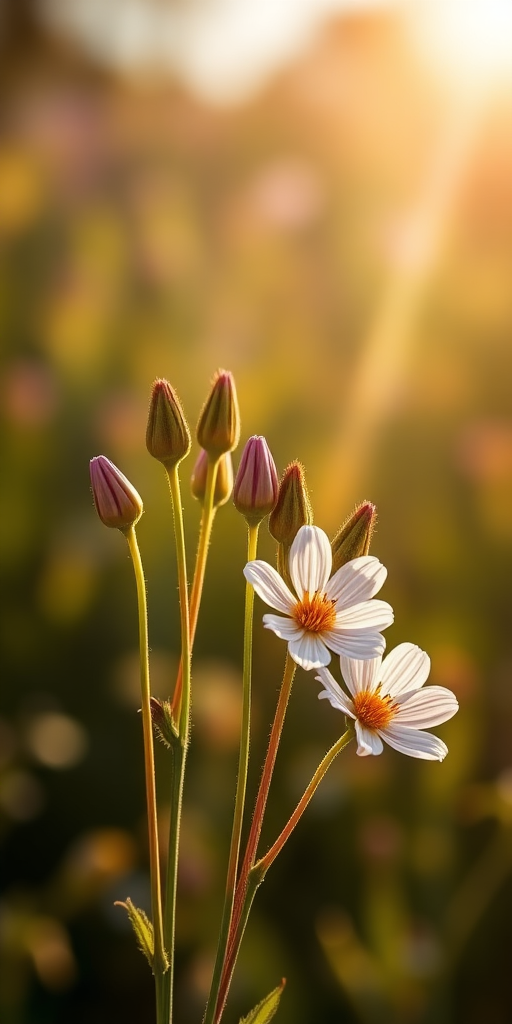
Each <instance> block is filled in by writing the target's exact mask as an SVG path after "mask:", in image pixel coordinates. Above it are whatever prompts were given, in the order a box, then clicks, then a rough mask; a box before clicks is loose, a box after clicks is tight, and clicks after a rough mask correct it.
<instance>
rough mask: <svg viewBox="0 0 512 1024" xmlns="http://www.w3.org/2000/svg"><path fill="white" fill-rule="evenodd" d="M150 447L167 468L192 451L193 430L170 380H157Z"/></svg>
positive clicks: (148, 436)
mask: <svg viewBox="0 0 512 1024" xmlns="http://www.w3.org/2000/svg"><path fill="white" fill-rule="evenodd" d="M146 447H147V450H148V452H149V454H150V455H152V456H153V458H154V459H158V460H159V462H163V464H164V466H166V467H167V468H169V469H170V468H172V466H176V465H177V463H178V462H181V460H182V459H183V458H184V457H185V455H188V452H189V451H190V430H189V429H188V424H187V421H186V419H185V417H184V415H183V410H182V408H181V405H180V402H179V399H178V396H177V395H176V392H175V391H174V389H173V388H172V387H171V385H170V384H169V382H168V381H166V380H155V383H154V384H153V390H152V392H151V402H150V405H149V416H148V426H147V430H146Z"/></svg>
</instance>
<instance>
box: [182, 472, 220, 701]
mask: <svg viewBox="0 0 512 1024" xmlns="http://www.w3.org/2000/svg"><path fill="white" fill-rule="evenodd" d="M217 467H218V461H217V462H214V463H210V464H209V465H208V476H207V479H206V488H205V500H204V504H203V512H202V515H201V526H200V528H199V543H198V546H197V554H196V564H195V568H194V576H193V579H192V586H191V589H190V622H189V630H190V652H192V648H193V646H194V637H195V635H196V627H197V618H198V615H199V606H200V604H201V597H202V593H203V584H204V575H205V570H206V560H207V557H208V549H209V546H210V539H211V535H212V527H213V520H214V519H215V513H216V511H217V510H216V508H215V507H214V504H213V500H214V494H215V484H216V479H217ZM182 690H183V657H182V658H181V659H180V664H179V668H178V675H177V678H176V686H175V689H174V695H173V699H172V705H171V713H172V717H173V719H174V721H177V720H178V719H179V714H180V707H181V695H182Z"/></svg>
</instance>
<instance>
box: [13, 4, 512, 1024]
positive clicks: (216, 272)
mask: <svg viewBox="0 0 512 1024" xmlns="http://www.w3.org/2000/svg"><path fill="white" fill-rule="evenodd" d="M25 6H26V5H24V4H23V5H22V4H20V5H19V8H20V11H21V10H22V9H23V10H24V9H25ZM22 28H23V24H22V20H21V15H20V23H19V29H18V31H19V34H18V35H17V36H13V37H12V38H11V39H7V40H4V52H3V54H2V62H1V77H2V118H1V129H2V133H1V139H0V337H1V342H2V345H1V369H0V394H1V402H0V416H1V418H2V435H1V441H0V444H1V456H2V458H1V465H2V473H1V476H0V509H1V515H0V523H1V527H0V563H1V573H0V575H1V605H2V607H1V622H0V635H1V646H2V669H1V680H2V681H1V684H0V685H1V706H0V716H1V717H0V838H1V850H0V879H1V883H0V884H1V889H2V893H1V902H0V960H1V969H0V1019H1V1021H2V1024H45V1022H47V1021H51V1022H52V1024H60V1022H66V1024H67V1022H69V1021H73V1024H103V1022H107V1021H108V1024H121V1022H122V1024H143V1022H144V1024H146V1022H147V1021H149V1020H150V1019H151V1013H152V1009H151V998H152V996H151V977H150V974H149V971H148V969H147V965H146V963H145V961H144V960H143V958H142V957H141V956H140V954H139V952H138V951H137V949H136V947H135V943H134V941H133V938H132V936H131V934H130V933H129V931H128V926H127V921H126V918H125V915H124V912H123V911H122V909H119V908H117V909H116V908H115V907H114V906H113V904H114V901H115V900H125V899H126V897H128V896H130V897H131V898H132V899H133V901H134V903H136V904H137V906H143V907H146V908H147V904H148V879H147V858H146V852H147V851H146V837H145V836H146V833H145V821H144V793H143V772H142V749H141V735H140V720H139V716H138V715H137V707H138V677H137V653H136V609H135V594H134V585H133V581H132V577H131V573H130V567H129V564H128V562H127V557H126V550H125V545H124V542H123V539H122V538H121V537H120V536H118V535H117V533H114V532H112V531H108V530H105V529H104V528H103V527H102V526H101V524H100V523H99V522H98V520H97V517H96V515H95V513H94V509H93V503H92V497H91V494H90V491H89V483H88V461H89V458H90V457H91V456H93V455H96V454H98V453H100V452H101V453H104V454H105V455H107V456H108V457H109V458H111V459H112V460H113V461H114V462H115V463H116V464H117V465H119V466H120V467H121V469H122V470H123V472H125V473H126V475H127V476H128V477H129V478H130V480H132V481H133V483H134V485H135V486H136V487H137V489H138V490H139V492H140V493H141V495H142V496H143V499H144V506H145V510H146V511H145V514H144V516H143V519H142V520H141V523H140V528H139V537H140V543H141V548H142V554H143V558H144V563H145V569H146V574H147V579H148V587H149V602H150V616H151V643H152V661H153V665H152V670H153V683H154V690H155V693H156V694H157V695H158V696H161V697H166V696H168V694H169V690H170V686H171V683H172V680H173V678H174V677H175V673H176V666H177V658H178V654H179V640H178V629H179V616H178V608H177V590H176V573H175V565H174V556H173V545H172V536H171V528H170V508H169V503H168V497H167V493H166V486H165V480H164V476H163V473H161V472H160V471H159V470H160V467H158V466H157V465H156V464H155V463H154V462H153V460H151V459H150V458H149V457H148V456H147V453H146V450H145V441H144V437H145V425H146V412H147V403H148V399H149V391H150V386H151V383H152V381H153V379H154V378H155V377H156V376H165V377H166V378H168V379H169V380H170V381H171V382H172V383H173V385H174V386H175V387H176V388H177V390H178V392H179V394H180V397H181V399H182V401H183V404H184V408H185V410H186V413H187V415H188V416H189V417H190V420H191V423H192V425H194V422H195V419H196V417H197V415H198V413H199V410H200V408H201V403H202V401H203V399H204V397H205V394H206V392H207V388H208V384H209V380H210V377H211V374H212V372H213V371H214V369H215V368H216V367H218V366H224V367H226V368H229V369H230V370H232V371H233V373H234V374H235V376H236V381H237V387H238V392H239V397H240V406H241V411H242V440H243V441H245V440H246V438H247V437H249V436H250V435H252V434H264V435H265V436H266V437H267V439H268V441H269V444H270V446H271V449H272V451H273V454H274V456H275V459H276V462H277V464H278V467H279V468H280V470H282V469H283V468H284V467H285V466H286V465H287V464H288V463H289V462H290V460H291V459H293V458H299V459H300V460H301V461H302V462H303V463H304V464H305V466H306V469H307V476H308V484H309V486H310V489H311V496H312V502H313V506H314V513H315V522H316V523H318V525H321V526H322V527H325V528H326V529H328V530H330V531H331V532H332V533H334V532H335V530H336V529H337V527H338V526H339V524H340V523H341V522H342V521H343V520H344V519H345V517H346V516H347V514H348V513H349V512H350V511H351V509H352V508H353V506H354V504H355V503H356V502H358V501H361V500H363V499H365V498H368V499H371V500H372V501H373V502H375V503H376V505H377V506H378V510H379V516H380V518H379V524H378V528H377V531H376V533H375V537H374V540H373V545H372V551H373V552H374V553H375V554H377V555H378V556H379V557H380V558H381V560H382V561H383V562H384V563H385V564H386V565H387V566H388V568H389V582H388V583H387V584H386V588H385V592H384V593H383V597H384V598H385V599H386V600H389V601H390V602H391V603H392V604H393V605H394V608H395V612H396V624H395V625H394V626H393V627H392V628H391V629H390V630H388V631H387V641H388V646H389V647H391V646H394V645H395V644H396V643H398V642H401V641H404V640H409V641H412V642H415V643H418V644H420V645H421V646H423V647H424V648H425V649H427V650H428V651H429V653H430V654H431V656H432V666H433V667H432V675H431V680H430V681H431V682H434V683H439V684H443V685H447V686H449V687H450V688H452V689H454V690H455V691H456V693H457V695H458V697H459V700H460V705H461V711H460V713H459V715H458V716H457V718H455V719H454V720H453V721H452V722H450V723H448V724H447V725H446V726H444V727H442V729H441V730H440V731H441V735H442V736H443V738H444V739H446V741H447V743H448V746H449V748H450V753H449V756H448V758H447V759H446V761H445V762H444V763H443V764H442V765H438V764H423V763H416V762H412V761H411V760H410V759H406V758H404V757H401V756H400V755H398V754H396V755H395V754H394V752H393V751H391V750H389V749H386V750H385V752H384V754H383V755H382V756H381V757H379V758H368V759H362V758H357V757H356V755H355V751H354V749H351V748H348V750H347V751H346V752H344V753H343V755H342V756H341V757H340V759H339V761H338V762H337V763H336V764H335V765H334V766H333V768H332V769H331V772H330V774H329V775H328V777H327V778H326V780H325V781H324V783H323V784H322V788H321V789H320V791H319V792H318V794H317V796H316V797H315V800H314V801H313V803H312V805H311V807H310V808H308V812H307V815H306V816H305V818H304V819H303V821H302V822H301V824H300V828H299V829H298V830H297V833H296V834H295V836H294V838H293V841H292V842H291V843H290V845H289V846H288V847H287V848H286V850H285V851H284V852H283V854H282V856H281V858H280V859H279V860H278V861H277V863H276V864H275V866H273V868H272V870H271V872H269V876H268V879H267V880H266V881H265V885H264V886H263V887H262V889H261V891H260V892H259V893H258V897H257V900H256V905H255V910H254V917H253V919H252V921H251V925H250V928H249V930H248V933H247V936H246V940H245V943H244V946H243V949H242V954H241V959H240V963H239V967H238V969H237V974H236V977H235V982H234V987H233V993H232V1002H231V1004H230V1009H229V1010H228V1015H227V1016H226V1020H227V1021H230V1020H238V1019H239V1018H240V1016H241V1015H242V1014H244V1013H246V1012H247V1007H248V1006H253V1005H255V1004H256V1003H257V1002H258V1001H259V1000H260V999H261V996H262V993H264V992H268V991H270V990H271V989H272V988H273V987H274V986H275V985H276V984H277V983H278V981H279V979H280V978H281V976H283V975H285V976H286V977H287V979H288V984H287V987H286V990H285V992H284V994H283V998H282V1000H281V1004H280V1007H279V1014H278V1018H279V1020H280V1021H281V1022H282V1024H318V1022H321V1024H340V1022H347V1024H355V1022H363V1024H377V1022H378V1024H416V1022H418V1024H419V1022H421V1024H429V1022H434V1021H435V1022H436V1024H448V1022H449V1024H458V1022H464V1024H480V1022H481V1021H482V1020H486V1021H489V1022H491V1021H492V1022H493V1024H506V1022H508V1021H509V1020H510V1019H511V1017H512V992H511V987H510V970H509V959H510V948H511V938H512V936H511V924H510V922H511V921H512V913H511V909H512V881H511V868H512V832H511V826H512V753H511V750H512V696H511V694H512V639H511V638H512V629H511V623H512V600H511V596H510V589H511V588H510V578H511V572H512V391H511V381H512V345H511V336H512V301H511V290H510V279H511V270H512V135H511V131H510V125H511V123H512V120H511V114H512V95H511V94H510V93H501V94H500V95H499V96H498V95H497V96H496V97H495V98H491V99H490V100H489V101H488V103H487V106H486V107H485V108H484V109H478V110H475V111H474V118H473V120H472V119H471V116H470V115H472V113H473V112H472V111H470V112H469V114H468V111H467V109H466V107H464V109H463V110H462V111H461V112H460V116H458V115H457V110H456V109H455V110H453V109H451V106H450V104H449V103H447V102H445V98H444V97H441V96H440V95H439V91H438V90H437V89H436V87H435V85H434V84H432V82H430V81H429V80H427V78H426V76H425V74H424V73H423V72H422V71H421V70H420V69H419V68H417V67H416V66H415V63H414V60H413V58H412V56H411V53H410V52H409V50H408V49H407V44H406V41H405V40H404V37H403V35H402V34H401V32H400V30H399V28H398V26H397V23H396V22H395V20H394V19H393V17H392V16H391V15H385V14H381V15H379V16H377V15H374V16H373V17H370V16H367V17H365V18H363V17H362V16H361V17H360V18H355V17H354V18H352V19H349V20H346V21H344V22H340V24H339V25H336V24H333V25H332V27H331V28H330V29H329V31H326V32H325V33H324V34H323V36H321V37H320V38H318V39H317V40H316V42H315V43H314V45H313V43H312V45H311V48H310V51H309V52H308V53H307V55H305V56H304V57H303V59H302V60H301V61H299V62H298V63H297V64H296V66H294V67H293V68H291V69H289V70H288V71H287V72H286V73H283V74H282V75H281V76H280V78H279V79H278V80H276V81H275V82H274V83H273V84H271V85H269V86H268V88H267V89H266V91H265V92H264V93H262V95H261V96H260V97H259V98H258V99H257V100H254V101H253V102H252V103H251V104H250V105H247V106H245V107H242V108H240V109H234V110H231V111H225V112H219V111H213V110H211V109H208V108H207V107H204V106H200V105H199V104H198V103H197V102H194V101H193V100H192V99H190V98H189V97H187V96H186V95H184V94H183V93H182V92H180V91H179V90H178V89H177V88H175V87H173V86H172V85H170V84H167V85H166V86H163V85H160V86H158V88H157V87H151V85H150V84H148V83H144V84H143V85H142V86H141V85H140V84H137V83H133V82H126V81H120V80H118V79H115V78H113V77H112V78H111V77H109V76H108V74H107V73H106V72H105V71H101V72H99V71H98V70H96V69H95V68H94V67H91V66H90V65H89V64H88V63H87V62H86V60H85V58H83V57H82V56H81V55H80V54H79V53H78V52H75V51H72V50H70V49H69V48H66V47H65V46H64V44H63V43H58V42H56V41H55V40H49V39H47V38H45V37H44V36H43V35H41V34H40V33H38V32H37V31H36V30H35V29H31V30H30V31H29V29H30V22H29V21H28V20H27V22H26V25H25V28H24V29H23V32H22ZM6 42H9V43H10V48H9V49H6V46H5V44H6ZM462 128H464V131H462ZM459 129H460V130H461V132H460V138H459V136H458V134H457V132H458V130H459ZM196 455H197V450H194V451H193V453H192V456H191V458H189V459H187V460H186V461H185V462H184V463H183V467H182V478H183V479H184V481H185V482H186V480H187V476H188V475H189V474H190V473H191V472H192V466H193V462H194V460H195V457H196ZM235 455H236V453H235ZM235 461H236V460H235ZM186 490H187V488H185V491H186ZM185 504H186V509H185V511H186V516H187V535H188V541H189V552H190V558H191V560H192V558H193V554H194V550H195V544H196V531H197V523H198V518H199V509H198V504H197V503H196V502H194V500H193V499H192V497H191V496H190V495H189V494H188V493H187V494H186V496H185ZM262 532H263V533H265V536H263V537H262V545H261V555H262V557H269V558H271V557H273V553H274V545H273V543H272V541H271V539H270V537H269V536H268V535H267V534H266V531H262ZM244 557H245V529H244V523H243V520H242V519H241V517H239V516H237V514H236V512H235V511H234V509H233V507H232V506H231V504H229V505H227V506H226V507H224V508H221V509H220V510H219V512H218V515H217V521H216V529H215V536H214V541H213V546H212V550H211V559H210V562H209V566H208V572H207V581H206V588H205V596H204V607H203V613H202V615H201V617H200V621H199V628H198V636H197V643H196V661H195V672H194V729H193V744H192V751H191V759H190V775H189V778H188V782H187V788H186V810H185V818H184V828H183V858H182V868H181V875H180V900H181V903H180V915H179V920H178V968H179V980H178V984H179V989H178V997H177V1006H178V1013H179V1021H180V1024H189V1022H194V1021H199V1020H200V1019H201V1012H202V1007H203V1005H204V999H205V993H206V990H207V986H208V981H209V976H210V971H211V965H212V957H213V954H214V944H215V938H216V929H217V926H218V919H219V911H220V894H221V891H222V885H223V872H224V870H225V864H226V852H227V851H226V835H227V829H228V823H229V820H230V814H231V809H232V802H233V795H234V779H235V764H236V742H237V735H238V722H239V709H240V678H239V669H238V665H239V659H240V653H241V625H242V614H243V613H242V602H243V589H244V588H243V577H242V571H241V570H242V566H243V563H244ZM261 610H262V608H261V605H259V603H258V602H257V608H256V622H257V624H256V630H255V686H254V690H255V697H254V702H255V709H254V721H255V732H256V734H255V741H254V745H253V757H252V791H254V787H255V785H256V783H257V778H258V772H259V767H260V764H261V761H262V758H263V752H264V745H265V741H266V738H267V736H268V729H269V721H270V719H271V716H272V715H273V711H274V701H275V698H276V694H277V689H278V685H279V679H280V674H281V671H282V664H283V659H284V650H283V644H282V643H281V642H280V641H279V640H278V639H277V638H276V637H274V636H273V635H271V634H269V633H268V631H264V630H263V629H262V628H261V623H260V613H261ZM317 689H318V688H317V684H315V683H314V681H313V679H312V675H311V674H310V675H309V676H306V674H305V673H303V672H301V671H299V672H298V673H297V681H296V684H295V692H294V695H293V700H292V704H291V706H290V709H289V713H288V720H287V723H286V729H285V735H284V740H283V748H282V750H281V753H280V756H279V760H278V765H277V771H276V776H275V782H274V785H273V787H272V792H271V801H270V806H269V812H268V821H267V823H266V827H265V830H264V836H263V842H264V844H265V843H267V844H268V843H270V842H272V841H273V839H274V838H275V836H276V835H277V834H278V832H279V830H280V829H281V827H282V825H283V824H284V821H285V820H286V817H287V814H288V813H289V812H290V811H291V809H292V808H293V806H294V802H295V801H296V800H297V798H298V797H299V796H300V795H301V792H302V789H303V787H304V786H305V785H306V784H307V782H308V780H309V777H310V775H311V773H312V771H314V769H315V767H316V765H317V763H318V761H319V760H320V758H321V757H322V756H323V754H324V752H325V750H326V749H327V748H328V746H329V745H330V744H331V743H332V742H333V741H334V739H335V738H336V730H337V729H338V728H339V721H338V716H335V715H332V714H331V713H330V710H329V708H328V707H327V706H326V702H323V703H319V702H318V701H317V699H316V695H317ZM159 754H160V756H161V757H163V758H165V751H163V749H162V750H160V752H159ZM160 799H161V802H162V810H163V818H165V805H166V792H165V787H164V788H163V791H162V792H161V793H160ZM164 825H165V821H164ZM163 832H164V834H165V828H164V829H163Z"/></svg>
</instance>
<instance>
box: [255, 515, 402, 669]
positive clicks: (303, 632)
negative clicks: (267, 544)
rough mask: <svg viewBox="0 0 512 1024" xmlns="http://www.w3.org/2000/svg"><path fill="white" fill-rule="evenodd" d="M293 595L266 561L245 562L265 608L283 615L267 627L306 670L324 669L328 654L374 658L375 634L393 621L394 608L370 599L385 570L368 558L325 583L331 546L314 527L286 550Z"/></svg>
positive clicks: (378, 639) (378, 643)
mask: <svg viewBox="0 0 512 1024" xmlns="http://www.w3.org/2000/svg"><path fill="white" fill-rule="evenodd" d="M289 566H290V576H291V579H292V582H293V586H294V587H295V591H296V594H297V595H298V596H295V595H294V594H292V592H291V590H289V589H288V587H287V586H286V584H285V582H284V581H283V579H282V578H281V576H280V575H279V573H278V572H276V570H275V569H273V568H272V566H271V565H268V563H267V562H262V561H260V560H258V559H257V560H256V561H254V562H248V563H247V565H246V566H245V569H244V575H245V578H246V580H248V581H249V583H252V585H253V587H254V589H255V591H256V593H257V594H258V595H259V597H261V599H262V601H265V604H268V605H270V607H271V608H276V609H277V610H278V611H279V612H283V613H284V615H285V616H286V618H283V616H281V615H264V616H263V622H264V624H265V626H266V627H267V629H272V630H273V631H274V633H276V634H277V636H279V637H281V639H283V640H287V641H288V650H289V652H290V654H291V656H292V658H293V659H294V661H296V662H297V664H298V665H302V667H303V668H305V669H311V668H319V667H320V666H321V665H328V664H329V662H330V660H331V655H330V653H329V651H328V648H330V650H331V651H334V652H335V653H336V654H345V655H347V656H348V657H351V658H361V659H365V658H375V656H376V655H377V654H382V652H383V650H384V648H385V646H386V643H385V640H384V637H383V636H382V635H381V634H380V632H379V630H381V629H385V627H386V626H389V625H391V623H392V622H393V609H392V608H391V606H390V605H389V604H387V603H386V602H385V601H372V600H370V598H372V597H373V595H374V594H376V593H377V591H378V590H380V588H381V586H382V584H383V583H384V580H385V579H386V576H387V572H386V569H385V568H384V566H383V565H381V563H380V562H379V560H378V558H372V557H370V556H368V555H365V556H363V557H362V558H354V559H352V561H351V562H347V563H346V565H342V567H341V569H338V571H337V572H335V573H334V576H332V577H331V579H329V575H330V572H331V568H332V553H331V545H330V543H329V539H328V537H327V535H326V534H325V533H324V532H323V530H320V529H319V528H318V526H301V528H300V530H299V531H298V533H297V535H296V537H295V540H294V541H293V544H292V546H291V548H290V560H289Z"/></svg>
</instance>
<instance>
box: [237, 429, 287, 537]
mask: <svg viewBox="0 0 512 1024" xmlns="http://www.w3.org/2000/svg"><path fill="white" fill-rule="evenodd" d="M278 490H279V483H278V479H277V470H276V466H275V462H274V460H273V458H272V454H271V452H270V448H269V447H268V444H267V442H266V441H265V438H264V437H257V436H255V437H250V438H249V440H248V442H247V444H246V446H245V448H244V450H243V452H242V458H241V460H240V465H239V467H238V472H237V474H236V480H235V486H234V490H233V501H234V503H235V508H236V509H237V510H238V511H239V512H241V514H242V515H243V516H245V518H246V520H247V522H248V523H249V524H250V525H255V524H256V523H260V522H261V520H262V519H264V518H265V516H268V514H269V512H271V511H272V509H273V508H274V505H275V503H276V501H277V494H278Z"/></svg>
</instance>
